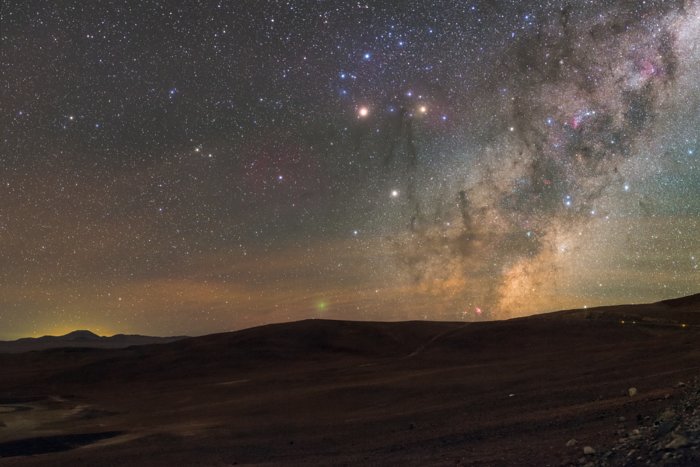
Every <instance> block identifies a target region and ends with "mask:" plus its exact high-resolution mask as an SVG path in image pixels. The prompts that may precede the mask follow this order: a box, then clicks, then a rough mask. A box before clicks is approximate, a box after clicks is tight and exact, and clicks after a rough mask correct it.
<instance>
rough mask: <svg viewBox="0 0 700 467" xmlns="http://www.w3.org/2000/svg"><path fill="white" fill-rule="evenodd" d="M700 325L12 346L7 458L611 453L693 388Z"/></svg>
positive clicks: (527, 459) (450, 461) (112, 461)
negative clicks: (117, 346)
mask: <svg viewBox="0 0 700 467" xmlns="http://www.w3.org/2000/svg"><path fill="white" fill-rule="evenodd" d="M698 324H700V297H697V296H696V297H695V298H692V299H687V300H686V301H681V302H669V303H665V304H657V305H652V306H646V307H644V306H638V307H631V308H630V307H616V308H607V309H602V310H581V311H572V312H561V313H558V314H552V315H543V316H538V317H532V318H525V319H518V320H511V321H502V322H490V323H471V324H465V323H433V322H409V323H360V322H340V321H323V320H312V321H303V322H298V323H289V324H281V325H272V326H265V327H260V328H254V329H249V330H244V331H240V332H236V333H229V334H219V335H212V336H205V337H201V338H194V339H189V340H185V341H181V342H176V343H172V344H164V345H154V346H142V347H133V348H130V349H123V350H97V349H92V350H90V349H66V350H50V351H44V352H30V353H26V354H18V355H0V368H2V376H1V377H0V456H2V457H1V458H0V466H6V465H8V466H10V465H53V466H73V465H132V466H134V465H148V466H159V465H162V466H166V465H176V464H179V465H236V464H258V465H263V464H264V465H276V464H286V465H301V464H307V465H308V464H313V465H318V464H321V465H345V464H349V465H370V464H371V465H455V464H462V465H537V466H545V465H569V464H579V463H582V464H585V463H587V462H588V461H589V460H590V461H591V462H602V461H601V460H600V459H599V458H597V457H595V456H593V455H591V456H589V457H588V458H587V457H586V456H585V455H583V447H584V446H590V447H592V448H594V450H595V451H596V452H597V453H602V452H605V451H606V450H609V449H612V447H613V446H614V445H616V444H619V443H620V437H621V436H622V435H621V433H625V432H627V431H629V432H631V431H632V430H635V429H637V427H638V426H642V425H644V424H645V423H646V422H648V421H650V420H655V419H656V418H657V417H658V416H659V413H663V411H664V410H666V409H667V407H669V406H670V405H672V404H674V403H678V401H680V400H682V398H684V397H687V395H686V392H687V391H688V388H689V387H690V386H689V384H686V383H687V382H689V381H691V380H692V379H693V378H694V377H695V376H697V375H698V374H700V327H699V326H698ZM679 383H683V384H679ZM630 388H635V389H636V394H635V395H633V396H630V392H629V389H630ZM572 439H575V440H576V442H575V443H573V444H572V443H568V442H569V441H571V440H572ZM567 443H568V444H569V445H568V446H567ZM621 455H622V454H621ZM596 459H598V460H596ZM642 464H643V463H640V465H642ZM601 465H603V464H601ZM630 465H632V464H630Z"/></svg>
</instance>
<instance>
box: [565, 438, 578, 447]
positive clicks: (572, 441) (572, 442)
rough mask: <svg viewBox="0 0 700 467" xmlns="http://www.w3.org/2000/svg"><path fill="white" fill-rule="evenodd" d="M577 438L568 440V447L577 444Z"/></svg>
mask: <svg viewBox="0 0 700 467" xmlns="http://www.w3.org/2000/svg"><path fill="white" fill-rule="evenodd" d="M576 442H577V441H576V440H575V439H574V438H571V439H570V440H569V441H567V442H566V447H567V448H570V447H571V446H576Z"/></svg>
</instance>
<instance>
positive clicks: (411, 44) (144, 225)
mask: <svg viewBox="0 0 700 467" xmlns="http://www.w3.org/2000/svg"><path fill="white" fill-rule="evenodd" d="M0 39H1V44H0V69H1V70H2V72H1V74H0V75H1V76H2V78H0V79H1V82H2V87H1V91H0V92H1V98H0V127H1V128H2V139H1V141H0V164H1V165H0V264H1V265H2V267H1V268H0V338H12V337H19V336H24V335H36V334H47V333H60V332H63V331H68V330H72V329H76V328H91V329H93V330H95V331H96V332H101V333H103V334H112V333H117V332H132V333H142V334H157V335H164V334H203V333H210V332H217V331H222V330H230V329H238V328H241V327H246V326H251V325H257V324H262V323H269V322H277V321H285V320H293V319H303V318H309V317H323V318H342V319H373V320H393V319H449V320H462V319H464V320H481V319H490V318H506V317H512V316H520V315H524V314H529V313H535V312H542V311H549V310H554V309H560V308H568V307H582V306H593V305H599V304H604V303H623V302H643V301H650V300H656V299H661V298H668V297H672V296H678V295H683V294H690V293H695V292H698V289H700V271H699V270H698V264H699V262H700V260H699V258H700V235H699V234H698V232H699V231H700V161H699V159H698V158H699V157H700V131H699V130H698V128H700V81H698V80H697V76H699V75H700V3H698V2H697V1H694V0H656V1H650V0H648V1H645V2H618V1H604V0H602V1H584V2H571V1H555V0H552V1H497V2H486V1H464V2H461V1H460V2H458V1H415V2H414V1H411V2H336V1H310V0H309V1H290V2H284V1H236V2H223V1H219V2H216V1H213V2H209V1H197V2H164V1H143V2H139V3H138V4H136V3H133V2H119V1H114V2H63V3H61V4H60V5H54V4H52V3H46V2H39V1H22V2H20V1H9V0H3V1H2V7H1V9H0Z"/></svg>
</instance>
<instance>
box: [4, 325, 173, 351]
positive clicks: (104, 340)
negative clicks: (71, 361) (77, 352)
mask: <svg viewBox="0 0 700 467" xmlns="http://www.w3.org/2000/svg"><path fill="white" fill-rule="evenodd" d="M184 338H185V337H184V336H175V337H151V336H140V335H126V334H116V335H114V336H111V337H105V336H98V335H97V334H95V333H93V332H92V331H87V330H77V331H73V332H70V333H68V334H65V335H63V336H43V337H25V338H22V339H17V340H14V341H0V353H20V352H31V351H34V350H46V349H55V348H67V347H74V348H77V347H82V348H97V349H119V348H123V347H129V346H132V345H146V344H162V343H166V342H174V341H177V340H181V339H184Z"/></svg>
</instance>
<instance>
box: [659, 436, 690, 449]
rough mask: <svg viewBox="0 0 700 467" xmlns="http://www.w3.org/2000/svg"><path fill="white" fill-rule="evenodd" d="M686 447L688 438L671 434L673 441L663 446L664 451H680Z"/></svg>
mask: <svg viewBox="0 0 700 467" xmlns="http://www.w3.org/2000/svg"><path fill="white" fill-rule="evenodd" d="M687 445H688V438H686V437H685V436H683V435H680V434H678V433H674V434H673V439H672V440H671V441H670V442H669V443H668V444H666V446H664V448H665V449H680V448H684V447H686V446H687Z"/></svg>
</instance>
